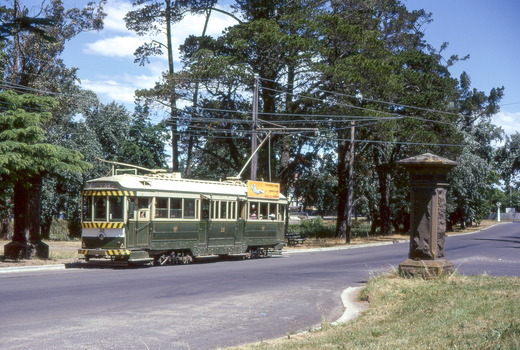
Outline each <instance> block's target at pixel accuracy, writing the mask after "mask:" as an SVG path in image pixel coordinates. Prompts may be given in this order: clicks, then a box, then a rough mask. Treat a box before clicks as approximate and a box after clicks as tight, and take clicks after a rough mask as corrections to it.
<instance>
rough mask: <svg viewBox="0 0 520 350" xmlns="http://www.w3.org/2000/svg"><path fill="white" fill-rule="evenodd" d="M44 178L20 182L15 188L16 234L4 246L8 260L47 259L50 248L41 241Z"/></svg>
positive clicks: (38, 177) (39, 176)
mask: <svg viewBox="0 0 520 350" xmlns="http://www.w3.org/2000/svg"><path fill="white" fill-rule="evenodd" d="M41 190H42V176H41V175H37V176H34V177H32V178H30V179H29V181H27V182H26V181H18V182H17V183H16V184H15V186H14V210H13V212H14V220H15V221H14V234H13V240H12V242H11V243H8V244H6V245H5V246H4V256H5V257H6V258H8V259H33V258H35V257H36V258H41V259H46V258H48V257H49V246H48V245H46V244H45V243H43V242H42V241H41V236H40V209H41V205H40V204H41Z"/></svg>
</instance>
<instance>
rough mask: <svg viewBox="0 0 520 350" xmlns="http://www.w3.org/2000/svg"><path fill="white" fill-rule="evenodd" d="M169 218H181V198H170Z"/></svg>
mask: <svg viewBox="0 0 520 350" xmlns="http://www.w3.org/2000/svg"><path fill="white" fill-rule="evenodd" d="M170 218H171V219H181V218H182V199H181V198H170Z"/></svg>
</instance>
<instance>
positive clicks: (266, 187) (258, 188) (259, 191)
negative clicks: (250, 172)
mask: <svg viewBox="0 0 520 350" xmlns="http://www.w3.org/2000/svg"><path fill="white" fill-rule="evenodd" d="M247 196H248V197H252V198H275V199H278V198H279V197H280V184H277V183H272V182H262V181H247Z"/></svg>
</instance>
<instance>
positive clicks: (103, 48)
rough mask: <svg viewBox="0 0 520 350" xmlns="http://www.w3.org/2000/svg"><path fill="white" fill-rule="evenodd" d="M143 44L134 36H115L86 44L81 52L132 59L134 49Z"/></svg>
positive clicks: (142, 40)
mask: <svg viewBox="0 0 520 350" xmlns="http://www.w3.org/2000/svg"><path fill="white" fill-rule="evenodd" d="M144 42H145V40H144V39H142V38H138V37H135V36H115V37H112V38H108V39H102V40H98V41H96V42H93V43H89V44H86V45H85V46H86V47H85V48H84V49H83V52H84V53H86V54H90V55H100V56H108V57H133V55H134V52H135V49H136V48H137V47H138V46H140V45H142V44H143V43H144Z"/></svg>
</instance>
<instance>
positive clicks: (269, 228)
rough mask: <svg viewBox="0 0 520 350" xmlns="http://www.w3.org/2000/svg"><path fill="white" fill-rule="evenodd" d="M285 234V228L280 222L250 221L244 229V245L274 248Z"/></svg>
mask: <svg viewBox="0 0 520 350" xmlns="http://www.w3.org/2000/svg"><path fill="white" fill-rule="evenodd" d="M281 234H283V227H282V226H280V224H279V223H278V222H272V221H267V220H265V221H264V220H250V221H248V222H247V223H246V225H245V229H244V244H246V245H247V246H274V245H276V244H277V243H279V241H283V239H280V238H279V237H281Z"/></svg>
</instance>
